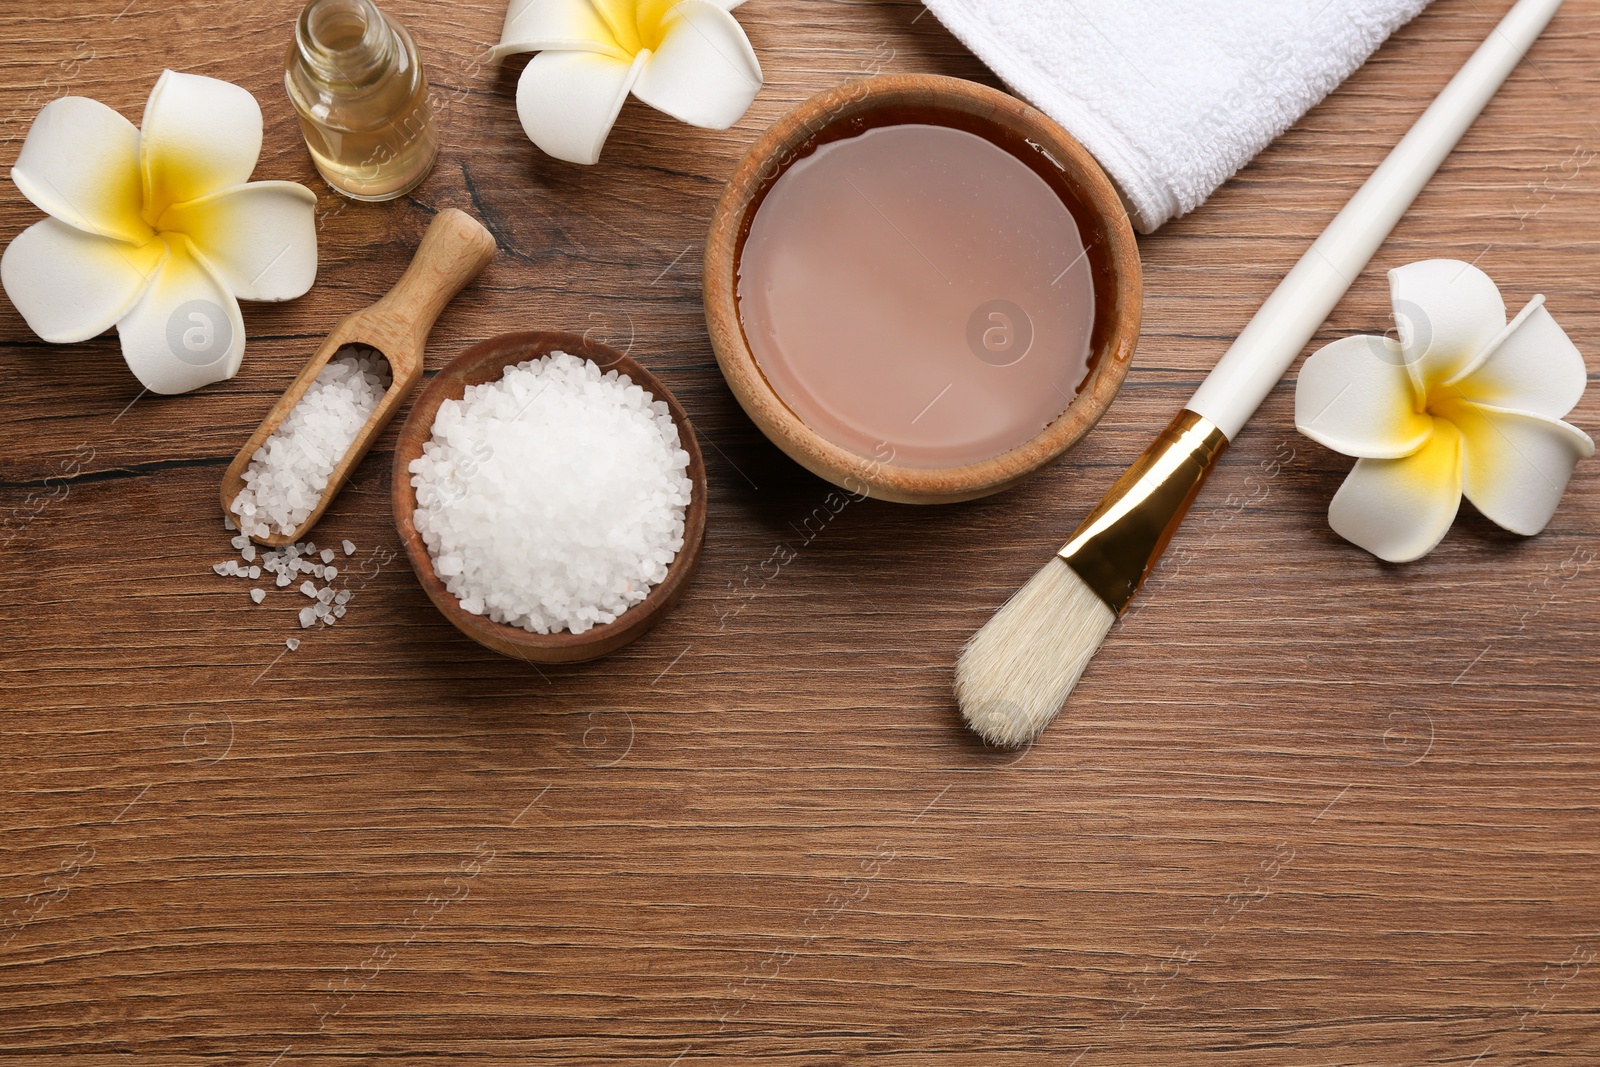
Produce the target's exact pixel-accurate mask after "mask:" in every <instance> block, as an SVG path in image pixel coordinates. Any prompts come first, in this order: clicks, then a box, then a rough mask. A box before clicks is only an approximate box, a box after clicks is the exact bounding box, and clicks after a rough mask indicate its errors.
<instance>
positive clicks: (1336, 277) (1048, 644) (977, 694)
mask: <svg viewBox="0 0 1600 1067" xmlns="http://www.w3.org/2000/svg"><path fill="white" fill-rule="evenodd" d="M1561 4H1562V0H1519V2H1518V3H1517V4H1516V5H1515V6H1514V7H1512V9H1511V11H1510V12H1509V13H1508V14H1507V15H1506V16H1505V18H1504V19H1503V20H1501V22H1500V24H1499V25H1498V26H1497V27H1496V28H1495V29H1494V30H1493V31H1492V32H1491V33H1490V35H1489V38H1488V40H1486V41H1485V42H1484V43H1483V45H1482V46H1481V47H1479V49H1478V50H1477V52H1476V53H1474V54H1473V56H1472V58H1471V59H1469V60H1468V61H1467V63H1466V65H1465V66H1464V67H1462V68H1461V71H1460V72H1459V73H1458V74H1457V75H1456V76H1455V77H1454V78H1453V79H1451V81H1450V84H1449V85H1447V86H1446V87H1445V89H1444V91H1443V92H1442V93H1440V94H1439V96H1438V98H1437V99H1436V100H1435V101H1434V102H1433V103H1432V104H1431V105H1430V106H1429V107H1428V109H1427V110H1426V111H1425V112H1423V113H1422V116H1421V117H1420V118H1419V119H1418V120H1417V122H1416V124H1415V125H1414V126H1412V128H1411V130H1410V132H1409V133H1407V134H1406V135H1405V137H1404V138H1403V139H1402V140H1401V141H1400V143H1399V144H1398V145H1396V146H1395V148H1394V150H1393V151H1392V152H1390V153H1389V156H1388V158H1386V159H1385V160H1384V161H1383V163H1382V164H1381V165H1380V166H1379V167H1378V169H1377V170H1376V171H1374V172H1373V174H1372V176H1371V177H1370V178H1368V179H1367V182H1366V184H1364V185H1363V186H1362V187H1361V188H1360V190H1358V191H1357V192H1356V194H1355V196H1354V197H1352V198H1351V200H1350V202H1349V203H1348V204H1346V205H1345V207H1344V209H1343V210H1342V211H1340V212H1339V214H1338V215H1337V216H1336V217H1335V218H1334V220H1333V222H1331V223H1330V224H1329V225H1328V228H1327V229H1326V230H1325V231H1323V234H1322V236H1321V237H1319V238H1317V240H1316V242H1315V243H1314V244H1313V245H1312V246H1311V248H1310V249H1309V250H1308V251H1307V252H1306V254H1305V255H1304V256H1302V257H1301V259H1300V262H1299V263H1297V264H1296V265H1295V267H1294V269H1293V270H1291V271H1290V272H1289V274H1288V276H1287V277H1285V278H1284V280H1283V282H1282V283H1281V284H1279V286H1278V288H1277V289H1276V290H1275V291H1274V292H1273V294H1272V295H1271V296H1270V297H1268V298H1267V301H1266V303H1265V304H1263V305H1262V306H1261V310H1260V311H1258V312H1257V313H1256V315H1255V317H1254V318H1253V319H1251V320H1250V323H1249V325H1248V326H1246V327H1245V329H1244V331H1243V332H1242V333H1240V334H1239V337H1238V339H1237V340H1235V341H1234V343H1233V345H1232V347H1230V348H1229V349H1228V351H1227V352H1226V353H1224V355H1223V357H1222V359H1220V360H1219V361H1218V362H1217V365H1216V367H1215V369H1213V370H1212V372H1211V373H1210V374H1209V375H1208V376H1207V377H1206V380H1205V381H1204V382H1203V383H1201V385H1200V388H1199V390H1197V391H1196V392H1195V394H1194V397H1193V399H1191V400H1190V401H1189V404H1188V406H1187V407H1185V408H1184V410H1182V411H1181V412H1179V413H1178V417H1177V418H1175V419H1173V420H1172V422H1171V424H1170V425H1168V426H1167V428H1166V429H1165V430H1163V431H1162V432H1161V435H1160V436H1159V437H1157V438H1156V441H1155V443H1154V444H1153V445H1151V446H1150V447H1149V448H1148V449H1147V450H1146V451H1145V453H1144V454H1143V455H1142V456H1140V457H1139V460H1138V461H1137V462H1136V463H1135V464H1134V465H1133V467H1132V468H1131V469H1129V470H1128V472H1127V473H1126V474H1124V475H1123V476H1122V477H1121V479H1119V480H1118V481H1117V483H1116V484H1115V485H1114V486H1112V487H1111V491H1110V492H1109V493H1107V494H1106V496H1105V498H1104V499H1103V500H1101V501H1100V504H1099V506H1097V507H1096V508H1095V509H1094V510H1093V511H1092V512H1090V514H1089V517H1088V518H1086V519H1085V520H1084V521H1083V523H1082V525H1080V526H1079V527H1078V529H1077V531H1076V532H1075V533H1074V534H1073V535H1072V539H1071V540H1070V541H1068V542H1067V543H1066V544H1065V545H1064V546H1062V548H1061V550H1060V551H1058V552H1057V553H1056V554H1055V556H1054V557H1053V558H1052V559H1051V560H1050V562H1048V563H1046V564H1045V565H1044V567H1043V569H1041V570H1040V571H1039V572H1038V573H1037V574H1035V575H1034V576H1033V578H1032V579H1030V580H1029V582H1028V583H1027V584H1026V585H1025V586H1023V587H1022V589H1021V590H1020V591H1019V592H1018V593H1017V594H1016V595H1015V596H1013V597H1012V598H1011V599H1010V600H1009V601H1008V602H1007V603H1006V604H1005V606H1004V607H1002V608H1001V609H1000V610H999V611H998V612H996V613H995V616H994V618H992V619H990V620H989V622H988V623H986V624H985V625H984V627H983V628H982V629H981V630H979V631H978V632H977V633H976V634H974V635H973V637H972V639H971V640H970V641H968V642H967V645H966V647H965V648H964V649H962V652H961V656H960V659H959V660H958V661H957V663H956V683H955V691H956V700H957V702H958V703H959V704H960V705H961V713H962V715H963V716H964V717H965V718H966V720H967V725H968V726H970V727H971V728H972V729H973V730H975V731H976V732H977V733H979V734H980V735H982V736H983V738H984V739H985V740H987V741H989V742H990V743H992V744H996V745H1003V746H1008V747H1010V746H1017V745H1022V744H1025V743H1026V742H1028V741H1030V740H1031V739H1032V738H1034V737H1035V736H1037V735H1038V733H1039V732H1040V731H1041V730H1043V729H1044V728H1045V727H1046V726H1047V725H1049V723H1050V720H1051V719H1053V718H1055V716H1056V713H1057V712H1059V711H1060V710H1061V707H1062V705H1063V704H1064V703H1065V702H1066V700H1067V697H1068V696H1069V695H1071V693H1072V689H1073V687H1074V686H1075V685H1077V684H1078V679H1079V678H1080V677H1081V676H1082V674H1083V671H1084V668H1085V667H1087V666H1088V664H1089V660H1090V659H1091V658H1093V656H1094V654H1095V652H1096V651H1098V650H1099V648H1100V645H1101V643H1102V642H1103V641H1104V640H1105V637H1106V634H1107V633H1109V632H1110V630H1111V627H1112V624H1113V623H1115V622H1116V620H1117V618H1118V617H1119V616H1121V615H1122V614H1123V613H1124V612H1126V611H1127V609H1128V604H1129V603H1130V602H1131V601H1132V600H1133V597H1134V594H1136V593H1137V592H1138V591H1139V588H1140V586H1142V585H1143V584H1144V581H1145V578H1146V577H1148V576H1149V574H1150V571H1151V570H1152V569H1153V568H1154V567H1155V565H1156V563H1157V562H1158V561H1159V560H1160V558H1161V554H1162V552H1164V551H1165V550H1166V547H1167V543H1168V542H1169V541H1170V540H1171V539H1172V535H1173V534H1174V533H1175V532H1176V531H1177V528H1178V525H1179V523H1181V522H1182V521H1183V517H1184V515H1185V514H1186V513H1187V512H1188V510H1189V506H1190V504H1192V503H1193V502H1194V499H1195V497H1196V495H1198V494H1199V492H1200V488H1201V486H1202V485H1204V484H1205V480H1206V477H1207V475H1209V474H1210V472H1211V469H1212V468H1213V467H1214V466H1216V463H1217V460H1218V459H1219V458H1220V457H1221V456H1222V454H1223V452H1225V451H1226V450H1227V447H1228V443H1229V442H1230V441H1231V440H1233V438H1234V437H1235V436H1237V435H1238V433H1239V431H1240V430H1241V429H1242V428H1243V427H1244V424H1245V422H1246V421H1247V420H1248V419H1249V418H1250V416H1251V415H1253V414H1255V411H1256V408H1258V407H1259V406H1260V405H1261V402H1262V401H1263V400H1264V399H1266V396H1267V394H1268V393H1269V392H1271V391H1272V388H1273V386H1274V385H1276V384H1277V382H1278V380H1279V379H1280V378H1282V377H1283V376H1284V374H1286V373H1288V370H1289V367H1290V365H1291V364H1292V363H1293V362H1294V360H1295V357H1296V356H1298V355H1299V354H1300V351H1301V350H1302V349H1303V348H1304V347H1305V346H1306V344H1307V343H1308V342H1309V341H1310V340H1311V338H1312V336H1313V335H1314V334H1315V333H1316V331H1317V328H1318V327H1319V326H1321V325H1322V323H1323V322H1324V321H1325V320H1326V319H1327V317H1328V314H1329V313H1330V312H1331V311H1332V310H1333V308H1334V305H1335V304H1337V303H1338V302H1339V300H1340V299H1341V298H1342V297H1343V296H1344V294H1345V292H1346V290H1348V289H1349V287H1350V283H1351V281H1352V280H1353V279H1354V278H1355V277H1356V275H1358V274H1360V273H1361V271H1362V270H1363V269H1365V267H1366V265H1367V263H1368V262H1369V261H1370V260H1371V259H1372V257H1373V255H1374V254H1375V253H1376V252H1377V250H1378V247H1379V246H1380V245H1382V244H1383V242H1384V240H1385V239H1386V238H1387V237H1388V236H1389V232H1390V230H1392V229H1393V228H1394V225H1395V223H1396V222H1398V221H1399V220H1400V217H1401V216H1402V215H1403V214H1405V212H1406V209H1407V208H1409V207H1410V206H1411V202H1412V201H1413V200H1415V199H1416V197H1417V194H1418V193H1420V192H1421V191H1422V188H1423V186H1425V185H1426V184H1427V183H1428V180H1429V179H1430V178H1431V177H1432V176H1433V174H1434V172H1435V171H1436V170H1438V168H1439V165H1440V164H1441V163H1442V162H1444V158H1445V157H1446V156H1447V155H1449V154H1450V151H1451V149H1453V148H1454V147H1455V145H1456V143H1457V142H1458V141H1459V140H1460V139H1461V137H1462V135H1463V134H1464V133H1466V131H1467V128H1468V127H1469V126H1471V125H1472V123H1473V120H1475V119H1476V118H1477V117H1478V114H1479V113H1480V112H1481V111H1482V110H1483V109H1484V107H1485V106H1486V105H1487V104H1488V102H1489V100H1490V98H1492V97H1493V96H1494V94H1495V92H1496V91H1497V90H1498V89H1499V88H1500V86H1501V84H1502V83H1503V82H1504V81H1505V79H1506V78H1507V76H1508V75H1510V73H1511V71H1512V70H1513V69H1514V68H1515V67H1516V65H1517V62H1518V60H1520V59H1521V58H1522V56H1523V54H1524V53H1525V52H1526V51H1527V50H1528V49H1529V48H1530V47H1531V46H1532V45H1533V42H1534V41H1535V40H1537V39H1538V37H1539V34H1540V33H1542V32H1543V31H1544V28H1545V26H1546V25H1548V24H1549V22H1550V20H1551V19H1552V18H1553V17H1554V16H1555V13H1556V11H1557V9H1559V8H1560V7H1561Z"/></svg>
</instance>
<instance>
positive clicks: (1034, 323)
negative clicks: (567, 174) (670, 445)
mask: <svg viewBox="0 0 1600 1067" xmlns="http://www.w3.org/2000/svg"><path fill="white" fill-rule="evenodd" d="M704 284H705V307H706V322H707V325H708V327H709V329H710V333H711V341H712V346H713V348H714V350H715V352H716V357H717V362H718V365H719V366H720V367H721V369H722V373H723V376H724V377H725V378H726V379H727V381H728V385H729V387H730V388H731V389H732V390H733V393H734V396H735V397H737V398H738V400H739V403H740V404H741V405H742V406H743V408H744V410H745V412H746V413H747V414H748V415H749V416H750V418H751V419H752V420H753V421H754V422H755V424H756V425H757V426H758V427H760V428H761V430H762V432H763V433H765V434H766V435H767V437H768V438H770V439H771V440H772V441H773V443H775V444H776V445H777V446H778V447H779V448H780V449H782V450H783V451H784V452H785V453H787V454H788V455H789V456H790V457H791V458H792V459H794V460H795V461H796V462H798V463H800V464H801V465H802V466H804V467H806V468H807V469H809V470H811V471H812V472H813V473H815V474H817V475H819V476H821V477H823V478H825V479H827V480H828V481H830V482H833V483H834V484H835V485H838V486H841V487H842V488H844V489H847V490H849V491H850V492H852V493H854V494H857V495H865V496H872V497H878V498H880V499H884V500H894V501H900V502H903V503H913V504H937V503H950V502H954V501H960V500H971V499H975V498H977V497H982V496H987V495H989V494H991V493H996V492H999V491H1000V490H1002V489H1006V488H1008V487H1010V486H1012V485H1015V484H1016V483H1017V482H1019V481H1022V480H1023V479H1025V478H1027V477H1029V476H1030V475H1032V474H1034V473H1036V472H1038V471H1039V470H1041V469H1042V468H1044V467H1045V466H1047V465H1048V464H1050V463H1052V462H1053V461H1055V460H1056V459H1057V458H1058V457H1060V456H1061V454H1062V453H1063V452H1065V451H1066V450H1067V449H1069V448H1071V447H1072V446H1073V445H1074V444H1076V443H1077V442H1078V441H1079V439H1081V438H1082V437H1083V435H1084V434H1086V433H1088V432H1089V430H1090V429H1091V428H1092V427H1093V426H1094V424H1095V423H1096V422H1097V421H1098V420H1099V418H1100V416H1101V415H1102V414H1103V413H1104V412H1105V409H1106V407H1107V406H1108V405H1109V404H1110V402H1111V399H1112V397H1114V396H1115V395H1116V392H1117V389H1118V388H1119V387H1120V386H1121V384H1122V380H1123V378H1124V377H1125V376H1126V375H1127V371H1128V365H1129V362H1130V360H1131V359H1132V356H1133V351H1134V346H1135V344H1136V342H1137V340H1138V335H1139V319H1140V310H1141V305H1142V289H1141V273H1140V266H1139V251H1138V246H1137V244H1136V243H1135V241H1134V235H1133V228H1132V226H1131V224H1130V223H1129V221H1128V216H1127V212H1126V211H1125V210H1124V208H1123V205H1122V201H1121V199H1120V198H1119V197H1118V195H1117V191H1116V188H1115V187H1114V186H1113V185H1112V183H1111V180H1110V179H1109V178H1108V177H1106V175H1105V172H1104V171H1102V170H1101V169H1100V166H1099V164H1098V163H1096V162H1095V160H1094V158H1093V157H1092V156H1091V155H1090V154H1089V152H1088V151H1087V150H1086V149H1085V148H1084V147H1083V146H1082V145H1080V144H1079V143H1078V142H1077V141H1076V140H1074V139H1073V138H1072V136H1071V135H1070V134H1068V133H1067V132H1066V131H1065V130H1063V129H1062V128H1061V127H1060V126H1058V125H1057V124H1056V123H1055V122H1053V121H1052V120H1050V119H1049V118H1048V117H1046V116H1045V115H1044V114H1043V113H1041V112H1039V111H1038V110H1036V109H1034V108H1033V107H1030V106H1029V105H1027V104H1025V103H1023V102H1022V101H1020V100H1018V99H1016V98H1015V97H1012V96H1008V95H1007V94H1005V93H1002V92H999V91H998V90H995V89H991V88H988V87H986V86H982V85H978V84H976V83H973V82H968V81H962V80H960V79H957V78H945V77H938V76H934V75H923V74H913V75H890V76H882V77H876V78H868V79H864V80H860V81H854V82H849V83H847V84H845V85H841V86H839V87H837V88H835V89H830V90H827V91H826V92H823V93H820V94H818V95H817V96H814V97H812V98H811V99H810V100H807V101H806V102H805V103H803V104H801V105H800V106H799V107H797V108H796V109H795V110H793V111H791V112H790V113H789V114H788V115H786V116H784V117H783V118H781V119H779V120H778V121H777V122H776V123H775V124H774V125H773V126H772V127H770V128H769V129H768V130H767V131H766V133H765V134H764V135H763V136H762V137H761V138H760V139H759V140H758V141H757V142H756V143H755V145H754V146H753V147H752V148H751V149H750V151H749V152H748V153H747V154H746V156H745V157H744V159H743V160H742V161H741V162H740V164H739V167H738V169H737V170H736V171H735V172H734V174H733V177H732V178H731V179H729V181H728V185H727V188H726V190H725V191H724V192H723V195H722V199H721V201H720V202H719V203H718V205H717V209H716V213H715V215H714V216H713V220H712V225H711V232H710V236H709V238H708V240H707V245H706V256H705V282H704Z"/></svg>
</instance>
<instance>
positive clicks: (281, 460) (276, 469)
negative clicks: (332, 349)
mask: <svg viewBox="0 0 1600 1067" xmlns="http://www.w3.org/2000/svg"><path fill="white" fill-rule="evenodd" d="M389 381H390V377H389V364H388V361H387V360H385V359H384V358H383V356H382V355H380V354H379V353H378V351H377V350H376V349H373V348H367V347H365V346H362V345H346V346H345V347H343V348H341V349H339V351H338V352H336V353H335V354H334V356H333V358H332V359H330V360H328V363H327V365H326V366H324V367H323V368H322V370H321V372H319V373H318V374H317V377H316V380H315V381H313V382H312V383H311V387H310V388H308V389H307V390H306V391H305V395H304V396H302V397H301V398H300V400H299V401H298V402H297V403H296V404H295V406H294V407H293V408H291V409H290V411H289V414H288V415H286V416H285V417H284V420H283V422H281V423H279V424H278V428H277V429H276V430H274V431H273V432H272V436H270V437H268V438H267V439H266V441H265V442H264V443H263V444H262V445H261V447H260V448H258V449H256V451H255V454H254V455H252V456H251V457H250V466H249V467H247V468H246V469H245V472H244V482H245V487H244V489H242V490H240V492H239V495H238V496H236V497H234V500H233V503H232V504H231V505H230V510H231V511H232V512H233V514H234V516H235V517H236V519H237V521H238V523H239V526H240V528H241V529H243V530H245V531H246V532H247V533H249V534H251V535H253V536H255V537H267V536H270V535H271V534H293V533H294V532H295V530H297V529H299V528H300V524H301V523H303V522H305V521H306V519H307V518H309V517H310V515H311V511H312V509H313V508H315V507H316V506H317V501H318V500H320V499H321V498H322V491H323V490H324V489H326V488H327V487H328V479H330V478H331V477H332V476H333V470H334V468H335V467H337V466H338V465H339V461H340V460H342V459H343V458H344V454H345V453H346V452H348V451H349V450H350V446H351V444H353V443H354V442H355V439H356V435H357V434H359V433H360V432H361V427H362V426H364V425H365V424H366V421H367V418H368V417H369V416H370V415H371V414H372V411H373V409H374V408H376V407H377V406H378V401H379V400H381V399H383V394H384V393H385V392H386V391H387V390H388V388H389ZM240 539H242V537H241V538H240ZM234 547H236V548H241V549H242V548H244V545H242V544H235V546H234Z"/></svg>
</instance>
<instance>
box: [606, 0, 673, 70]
mask: <svg viewBox="0 0 1600 1067" xmlns="http://www.w3.org/2000/svg"><path fill="white" fill-rule="evenodd" d="M590 2H591V3H593V4H594V7H595V10H596V11H597V12H599V14H600V18H601V19H602V20H603V21H604V22H605V24H606V27H607V28H608V29H609V30H610V31H611V36H612V37H613V38H615V40H616V42H617V47H619V48H621V49H622V50H623V51H625V52H627V53H628V54H629V55H631V56H636V55H638V54H639V53H640V52H642V51H644V50H645V49H647V48H648V49H649V50H651V51H652V52H653V51H655V50H656V49H658V48H660V47H661V41H662V39H663V38H664V37H665V36H666V23H667V15H668V14H669V13H670V12H671V11H672V9H673V8H674V7H676V6H677V5H678V0H590Z"/></svg>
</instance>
